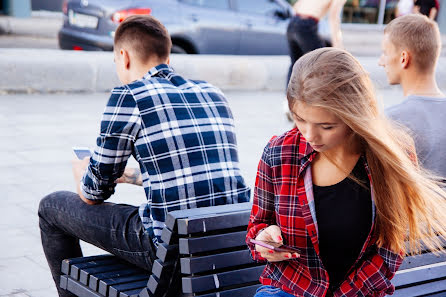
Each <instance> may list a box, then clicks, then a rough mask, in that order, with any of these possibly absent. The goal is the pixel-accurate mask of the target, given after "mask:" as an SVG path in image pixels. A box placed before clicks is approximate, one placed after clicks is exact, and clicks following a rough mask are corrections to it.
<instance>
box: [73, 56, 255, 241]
mask: <svg viewBox="0 0 446 297" xmlns="http://www.w3.org/2000/svg"><path fill="white" fill-rule="evenodd" d="M131 155H133V156H134V157H135V159H136V160H137V161H138V163H139V165H140V168H141V173H142V178H143V186H144V190H145V194H146V196H147V203H144V204H143V205H141V207H140V216H141V219H142V222H143V224H144V226H145V228H146V229H147V230H148V231H149V232H150V233H151V234H152V236H153V238H154V242H155V243H157V242H158V241H159V237H160V236H161V230H162V228H163V227H164V221H165V218H166V214H167V212H169V211H172V210H178V209H187V208H196V207H205V206H212V205H220V204H230V203H240V202H247V201H249V196H250V195H249V194H250V189H249V188H248V187H247V186H246V185H245V182H244V180H243V178H242V176H241V174H240V169H239V162H238V153H237V144H236V137H235V132H234V121H233V117H232V113H231V110H230V109H229V106H228V102H227V101H226V98H225V97H224V95H223V94H222V93H221V91H220V90H218V89H217V88H215V87H213V86H212V85H210V84H208V83H206V82H203V81H191V80H186V79H184V78H182V77H181V76H179V75H177V74H175V73H174V72H173V70H172V69H171V68H170V67H169V66H168V65H164V64H161V65H158V66H157V67H154V68H152V69H151V70H150V71H149V72H148V73H147V74H146V75H145V76H144V77H143V78H142V79H140V80H137V81H134V82H132V83H130V84H128V85H125V86H122V87H118V88H115V89H113V91H112V93H111V96H110V99H109V101H108V104H107V106H106V108H105V111H104V113H103V117H102V121H101V133H100V136H99V137H98V138H97V145H96V148H95V150H94V154H93V156H92V158H91V159H90V164H89V167H88V170H87V171H86V174H85V175H84V177H83V180H82V181H81V186H82V187H81V188H82V191H83V194H84V195H85V197H86V198H88V199H92V200H104V199H107V198H109V197H110V196H111V195H112V194H113V193H114V188H115V186H116V184H115V182H114V181H115V180H116V179H117V178H119V177H120V176H121V175H122V174H123V172H124V168H125V166H126V163H127V160H128V158H129V157H130V156H131Z"/></svg>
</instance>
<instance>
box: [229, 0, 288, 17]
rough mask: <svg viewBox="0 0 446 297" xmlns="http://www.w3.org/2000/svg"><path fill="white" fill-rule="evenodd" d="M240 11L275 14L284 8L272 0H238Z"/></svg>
mask: <svg viewBox="0 0 446 297" xmlns="http://www.w3.org/2000/svg"><path fill="white" fill-rule="evenodd" d="M237 6H238V10H239V11H240V12H246V13H255V14H264V15H265V14H267V15H273V14H274V12H276V11H277V10H283V8H282V7H281V6H280V5H278V4H277V3H276V2H274V1H272V0H238V1H237Z"/></svg>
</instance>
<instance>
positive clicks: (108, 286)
mask: <svg viewBox="0 0 446 297" xmlns="http://www.w3.org/2000/svg"><path fill="white" fill-rule="evenodd" d="M250 211H251V204H250V203H240V204H233V205H223V206H214V207H207V208H198V209H189V210H181V211H174V212H171V213H169V215H168V217H167V220H166V227H165V228H164V230H163V233H162V240H163V242H164V243H163V244H161V245H159V247H158V251H157V254H156V256H157V259H156V260H155V262H154V264H153V268H152V271H151V272H148V271H143V270H141V269H139V268H136V267H134V266H133V265H132V264H129V263H125V262H124V261H122V260H120V259H118V258H117V257H115V256H112V255H101V256H93V257H84V258H74V259H67V260H64V261H63V262H62V272H63V273H64V274H65V275H63V276H62V277H61V286H62V288H65V289H67V290H69V291H70V292H72V293H74V294H76V295H77V296H81V297H104V296H105V297H127V296H132V297H147V296H150V297H156V296H163V294H164V292H165V291H166V290H167V288H168V287H169V286H172V284H169V283H167V282H166V280H168V279H170V278H171V275H172V274H173V273H175V272H176V271H177V273H178V278H181V286H182V295H181V296H184V297H191V296H197V297H199V296H200V297H230V296H237V297H245V296H246V297H248V296H249V297H251V296H254V294H255V290H256V289H257V288H258V287H259V286H260V284H259V282H258V279H259V275H260V273H261V272H262V271H263V268H264V266H263V265H261V264H258V263H255V262H253V261H252V259H251V256H250V254H249V251H248V249H247V247H246V245H245V236H246V228H247V223H248V220H249V214H250ZM180 273H181V275H180ZM392 282H393V283H394V284H395V286H396V289H397V290H396V292H395V295H394V296H396V297H402V296H404V297H409V296H436V297H439V296H446V255H445V254H441V255H434V254H432V253H424V254H422V255H417V256H410V257H407V258H406V259H405V261H404V263H403V265H402V266H401V268H400V270H399V271H398V273H397V275H396V276H395V278H394V280H393V281H392Z"/></svg>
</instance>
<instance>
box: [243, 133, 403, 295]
mask: <svg viewBox="0 0 446 297" xmlns="http://www.w3.org/2000/svg"><path fill="white" fill-rule="evenodd" d="M315 155H316V152H315V151H314V150H313V148H312V147H311V146H310V145H309V144H308V143H307V142H306V140H305V139H304V138H303V136H302V134H301V133H300V132H299V131H298V130H297V128H295V129H293V130H291V131H289V132H287V133H285V134H283V135H282V136H279V137H273V138H272V139H271V140H270V141H269V143H268V145H267V146H266V147H265V150H264V152H263V156H262V158H261V160H260V163H259V167H258V172H257V179H256V186H255V190H254V201H253V207H252V212H251V217H250V222H249V226H248V234H247V238H246V242H247V244H248V246H249V248H250V250H251V253H252V257H253V258H254V259H255V260H257V261H265V259H264V258H262V257H261V256H260V254H259V253H257V252H256V251H255V246H254V245H253V244H251V243H250V242H249V240H250V239H251V238H255V237H256V236H257V234H258V233H259V231H260V230H262V229H264V228H266V227H268V226H269V225H278V226H279V227H280V229H281V231H282V237H283V240H284V242H285V243H286V244H288V245H292V246H295V247H298V248H300V249H301V250H302V254H301V256H300V258H297V259H292V260H288V261H281V262H274V263H270V262H267V265H266V268H265V270H264V271H263V273H262V275H261V277H260V282H261V283H262V284H264V285H272V286H275V287H278V288H281V289H282V290H284V291H285V292H288V293H291V294H293V295H295V296H305V297H320V296H326V295H327V294H330V293H329V279H328V273H327V271H326V270H325V269H324V267H323V264H322V262H321V259H320V258H319V242H318V234H317V221H316V213H315V205H314V198H313V187H312V185H313V183H312V179H311V169H310V166H311V162H312V161H313V159H314V157H315ZM364 161H365V159H364ZM364 166H365V168H366V170H367V173H368V176H369V179H370V171H369V169H368V166H367V164H366V162H364ZM371 189H372V188H371ZM372 193H373V189H372ZM372 201H374V198H373V194H372ZM372 213H373V220H375V206H374V203H373V212H372ZM373 230H374V224H373V225H372V228H371V231H370V234H369V235H368V238H367V240H366V242H365V243H364V246H363V248H362V250H361V253H360V255H359V257H358V259H357V261H356V263H355V264H354V266H353V267H352V268H351V269H350V272H349V274H348V276H347V277H346V278H345V280H344V282H343V283H342V284H341V285H340V287H339V288H338V289H337V290H336V291H335V292H331V293H332V294H333V296H336V297H341V296H344V297H353V296H355V297H356V296H376V297H378V296H380V297H381V296H385V295H386V294H392V293H393V292H394V290H395V288H394V286H393V285H392V284H391V283H390V279H391V278H392V277H393V276H394V274H395V272H396V271H397V269H398V268H399V266H400V265H401V263H402V260H403V259H402V257H401V255H400V254H395V253H393V252H391V251H390V250H389V249H386V248H385V247H381V248H378V247H377V246H376V245H375V242H376V239H375V238H374V236H373V232H372V231H373Z"/></svg>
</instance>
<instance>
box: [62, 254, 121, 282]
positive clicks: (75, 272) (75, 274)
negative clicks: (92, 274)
mask: <svg viewBox="0 0 446 297" xmlns="http://www.w3.org/2000/svg"><path fill="white" fill-rule="evenodd" d="M118 263H119V261H118V259H117V258H116V257H112V258H107V259H103V260H94V261H88V262H83V263H76V264H73V265H71V267H70V277H71V278H72V279H74V280H79V277H80V270H81V269H85V268H89V267H94V266H97V265H113V264H118Z"/></svg>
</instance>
